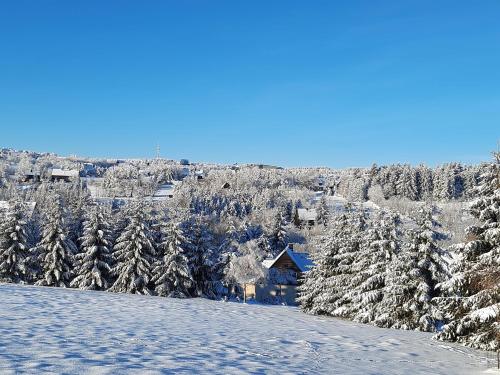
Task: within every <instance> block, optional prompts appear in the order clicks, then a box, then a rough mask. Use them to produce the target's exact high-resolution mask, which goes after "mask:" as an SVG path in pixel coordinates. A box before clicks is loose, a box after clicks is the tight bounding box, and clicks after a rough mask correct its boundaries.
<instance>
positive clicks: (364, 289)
mask: <svg viewBox="0 0 500 375" xmlns="http://www.w3.org/2000/svg"><path fill="white" fill-rule="evenodd" d="M371 221H372V223H371V225H370V226H369V227H368V228H367V229H366V230H365V231H364V233H361V234H360V235H361V236H362V238H361V244H360V247H359V251H358V252H357V253H355V254H354V257H355V258H354V261H353V262H352V278H351V279H350V282H349V288H348V291H347V293H346V294H345V295H344V301H343V303H342V306H341V308H340V309H339V312H338V313H339V315H341V316H343V317H348V318H350V319H352V320H355V321H359V322H362V323H369V322H373V321H374V320H375V319H376V306H377V304H378V303H379V302H380V301H381V300H382V297H383V289H384V287H385V280H386V277H387V272H388V271H389V268H388V264H389V263H390V261H391V259H392V257H393V255H394V253H395V252H396V251H397V249H398V248H399V246H400V244H399V242H400V238H399V237H400V236H399V222H400V219H399V216H398V215H397V214H394V213H392V212H380V213H378V215H377V216H375V217H373V218H372V220H371ZM340 313H342V314H340Z"/></svg>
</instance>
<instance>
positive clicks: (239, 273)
mask: <svg viewBox="0 0 500 375" xmlns="http://www.w3.org/2000/svg"><path fill="white" fill-rule="evenodd" d="M61 170H62V171H72V170H74V171H77V172H76V174H75V175H72V176H71V177H68V176H69V175H70V174H69V173H66V174H64V173H63V174H62V175H61V176H62V177H61V178H59V177H58V175H57V173H60V172H56V171H61ZM166 187H168V189H171V190H168V191H172V193H171V194H170V193H169V194H170V195H169V196H168V197H164V196H161V195H159V194H158V191H161V189H162V188H163V189H166ZM302 208H307V209H311V210H314V212H315V215H316V216H315V220H314V223H312V224H311V223H308V222H305V221H304V220H302V219H301V217H300V215H299V210H300V209H302ZM0 211H1V217H0V281H2V282H8V283H26V284H36V285H41V286H53V287H65V288H80V289H87V290H101V291H109V292H116V293H132V294H147V295H157V296H164V297H177V298H192V297H204V298H212V299H223V298H224V299H238V298H239V295H238V292H237V290H238V285H241V284H242V283H247V282H260V281H262V280H265V279H266V277H268V275H267V270H266V268H265V267H264V266H263V261H264V260H266V259H270V258H273V257H275V256H276V255H277V254H278V253H280V252H281V251H282V250H283V249H284V248H285V247H286V246H287V244H288V243H296V244H299V245H300V246H302V247H304V248H305V249H307V251H308V252H309V254H310V256H311V257H312V258H313V260H314V263H315V267H313V268H311V269H310V271H308V272H306V274H305V276H304V278H303V279H302V280H301V282H300V286H299V291H300V297H299V303H300V307H301V309H302V310H303V311H304V312H306V313H310V314H318V315H329V316H334V317H341V318H346V319H350V320H353V321H357V322H362V323H367V324H373V325H377V326H380V327H387V328H398V329H412V330H421V331H430V332H435V333H436V338H437V339H440V340H448V341H457V342H460V343H463V344H465V345H468V346H472V347H475V348H480V349H485V350H496V349H499V348H500V344H499V342H500V340H499V338H500V268H499V266H500V227H499V222H500V154H498V153H496V154H494V160H493V161H492V162H490V163H483V164H481V165H472V166H469V165H462V164H460V163H449V164H445V165H441V166H437V167H435V168H431V167H427V166H424V165H419V166H411V165H407V164H398V165H389V166H377V165H373V166H372V167H370V168H350V169H343V170H341V169H331V168H278V167H272V166H264V165H215V164H206V163H189V162H188V161H187V160H182V161H174V160H167V159H161V158H156V159H150V160H130V159H123V160H115V159H109V160H104V159H90V158H77V157H59V156H57V155H55V154H49V153H35V152H27V151H15V150H11V149H2V150H1V153H0ZM277 303H279V301H277Z"/></svg>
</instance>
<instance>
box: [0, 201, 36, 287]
mask: <svg viewBox="0 0 500 375" xmlns="http://www.w3.org/2000/svg"><path fill="white" fill-rule="evenodd" d="M25 227H26V223H25V222H24V220H23V206H22V204H21V203H20V202H17V201H14V202H12V203H11V204H10V206H9V209H8V212H7V215H6V217H5V219H4V221H3V222H2V223H1V224H0V280H1V281H5V282H12V283H17V282H20V281H27V279H28V278H29V276H30V275H29V274H28V273H29V269H28V267H27V264H26V263H27V262H26V258H27V257H28V256H29V252H28V245H27V240H26V238H27V236H26V230H25Z"/></svg>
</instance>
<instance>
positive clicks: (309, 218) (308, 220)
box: [297, 208, 318, 227]
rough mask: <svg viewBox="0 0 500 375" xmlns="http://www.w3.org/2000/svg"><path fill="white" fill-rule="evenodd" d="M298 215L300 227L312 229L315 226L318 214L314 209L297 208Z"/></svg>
mask: <svg viewBox="0 0 500 375" xmlns="http://www.w3.org/2000/svg"><path fill="white" fill-rule="evenodd" d="M297 213H298V215H299V221H300V223H301V224H302V225H307V226H310V227H312V226H313V225H314V224H316V220H317V218H318V212H317V211H316V209H314V208H299V209H297Z"/></svg>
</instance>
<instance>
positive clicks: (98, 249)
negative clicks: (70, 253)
mask: <svg viewBox="0 0 500 375" xmlns="http://www.w3.org/2000/svg"><path fill="white" fill-rule="evenodd" d="M110 236H111V235H110V229H109V224H108V221H107V219H106V218H105V216H104V213H103V212H102V208H100V207H93V208H91V209H90V210H89V211H88V213H87V214H86V215H85V221H84V223H83V236H82V237H81V238H80V244H81V249H80V250H81V251H80V253H78V254H77V255H76V256H75V269H74V272H73V273H74V274H75V275H76V277H75V278H74V279H73V281H72V282H71V286H72V287H77V288H80V289H87V290H106V289H108V287H109V286H110V285H111V281H112V277H111V265H112V263H113V258H112V256H111V239H110Z"/></svg>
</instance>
